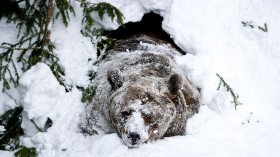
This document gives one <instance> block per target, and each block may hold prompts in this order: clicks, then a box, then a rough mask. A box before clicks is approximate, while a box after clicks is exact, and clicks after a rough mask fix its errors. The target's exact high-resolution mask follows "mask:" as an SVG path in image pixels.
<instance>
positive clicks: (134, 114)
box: [91, 36, 200, 147]
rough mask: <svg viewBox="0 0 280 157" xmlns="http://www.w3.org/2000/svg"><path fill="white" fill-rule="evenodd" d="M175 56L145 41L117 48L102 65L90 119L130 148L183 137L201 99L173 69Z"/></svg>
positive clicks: (121, 43) (161, 45)
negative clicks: (116, 135)
mask: <svg viewBox="0 0 280 157" xmlns="http://www.w3.org/2000/svg"><path fill="white" fill-rule="evenodd" d="M175 53H176V50H175V49H173V48H172V47H171V46H170V45H168V44H166V43H164V42H161V41H158V40H154V39H153V38H149V37H147V36H141V37H134V38H131V39H127V40H119V41H117V42H116V44H115V46H114V48H113V50H112V51H110V53H109V55H108V56H107V58H106V59H105V60H104V61H103V62H102V63H101V64H100V67H99V69H98V72H97V75H96V79H95V82H94V87H95V89H96V94H95V97H94V100H93V104H92V108H91V111H92V116H93V119H94V123H95V125H96V126H99V127H101V128H102V129H103V130H105V131H106V132H108V133H109V132H116V133H117V134H118V135H119V136H120V137H121V138H122V140H123V142H124V143H125V144H126V145H127V146H129V147H138V146H139V145H141V144H142V143H145V142H149V141H154V140H157V139H160V138H163V137H167V136H175V135H183V134H185V129H186V122H187V119H189V118H190V117H191V116H192V115H194V114H195V113H198V110H199V106H200V93H199V91H198V90H197V88H196V87H195V86H194V85H193V84H192V83H191V82H190V80H189V79H188V78H187V77H186V76H185V74H184V72H183V71H182V70H181V69H180V68H179V67H178V65H176V63H175V61H174V58H173V56H174V55H175Z"/></svg>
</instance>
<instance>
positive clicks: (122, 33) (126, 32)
mask: <svg viewBox="0 0 280 157" xmlns="http://www.w3.org/2000/svg"><path fill="white" fill-rule="evenodd" d="M162 21H163V17H161V16H160V15H158V14H155V13H152V12H151V13H147V14H145V15H144V16H143V18H142V20H141V21H139V22H128V23H126V24H124V26H125V27H119V28H118V29H116V30H113V31H107V32H106V34H107V33H108V34H110V36H111V37H113V38H115V39H117V40H118V39H128V38H130V37H132V36H134V35H141V34H145V35H147V36H151V37H155V38H157V39H160V40H162V41H165V42H167V43H170V44H171V45H172V46H173V47H174V48H176V49H177V50H178V51H179V52H180V53H182V54H186V53H185V52H184V51H182V50H181V49H180V48H179V47H178V46H177V45H176V44H175V43H174V41H173V40H172V39H171V38H170V35H169V34H167V33H166V32H165V31H164V30H163V29H162V28H161V25H162Z"/></svg>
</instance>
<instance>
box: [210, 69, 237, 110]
mask: <svg viewBox="0 0 280 157" xmlns="http://www.w3.org/2000/svg"><path fill="white" fill-rule="evenodd" d="M216 75H217V77H218V78H219V79H220V82H219V85H218V88H217V90H219V89H220V88H221V85H223V86H224V87H225V88H226V90H227V92H229V93H230V95H231V96H232V99H233V101H232V103H234V108H235V110H236V109H237V106H238V105H242V103H240V102H239V100H238V98H239V95H238V94H235V93H234V91H233V89H232V88H231V87H230V86H229V85H228V84H227V82H226V81H225V80H224V78H223V77H221V76H220V75H219V74H218V73H216Z"/></svg>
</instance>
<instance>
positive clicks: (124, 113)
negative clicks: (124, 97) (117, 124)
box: [121, 111, 131, 119]
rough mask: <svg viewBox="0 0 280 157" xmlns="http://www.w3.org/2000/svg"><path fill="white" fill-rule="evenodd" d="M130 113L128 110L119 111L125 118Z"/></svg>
mask: <svg viewBox="0 0 280 157" xmlns="http://www.w3.org/2000/svg"><path fill="white" fill-rule="evenodd" d="M130 113H131V112H128V111H123V112H121V114H122V116H123V117H124V118H126V119H127V118H128V117H129V116H130Z"/></svg>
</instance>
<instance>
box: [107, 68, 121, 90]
mask: <svg viewBox="0 0 280 157" xmlns="http://www.w3.org/2000/svg"><path fill="white" fill-rule="evenodd" d="M107 77H108V81H109V83H110V84H111V85H112V90H117V89H118V88H120V87H121V86H122V84H123V75H122V72H121V71H120V70H119V69H116V68H114V69H110V70H109V71H108V72H107Z"/></svg>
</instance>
